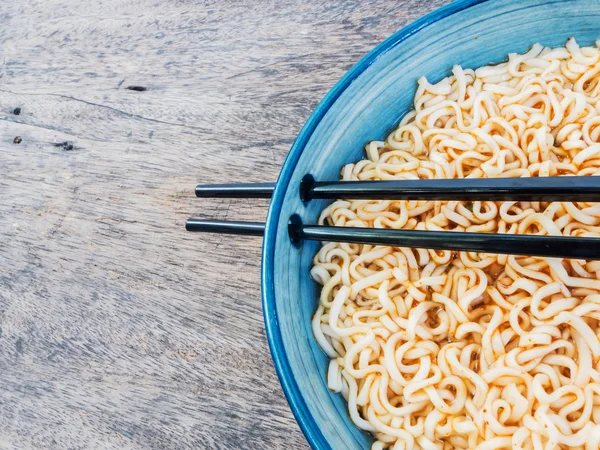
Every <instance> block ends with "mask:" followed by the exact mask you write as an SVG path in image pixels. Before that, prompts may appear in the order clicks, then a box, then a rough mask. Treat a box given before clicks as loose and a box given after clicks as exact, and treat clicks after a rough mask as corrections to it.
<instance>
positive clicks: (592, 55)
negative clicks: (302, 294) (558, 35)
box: [311, 39, 600, 450]
mask: <svg viewBox="0 0 600 450" xmlns="http://www.w3.org/2000/svg"><path fill="white" fill-rule="evenodd" d="M365 154H366V159H364V160H362V161H359V162H357V163H356V164H348V165H346V166H344V167H343V168H342V170H341V179H343V180H388V179H426V178H479V177H531V176H572V175H590V176H593V175H599V174H600V50H599V49H598V48H597V46H596V47H580V46H579V45H578V44H577V42H576V41H575V40H574V39H569V40H568V41H567V43H566V44H565V46H564V47H560V48H554V49H552V48H545V47H543V46H541V45H540V44H535V45H533V46H532V47H531V49H530V50H529V51H528V52H527V53H525V54H522V55H519V54H510V55H509V56H508V60H507V62H505V63H502V64H498V65H495V66H485V67H481V68H478V69H476V70H471V69H463V68H461V67H459V66H455V67H454V68H453V69H452V76H450V77H448V78H445V79H443V80H442V81H440V82H438V83H436V84H431V83H429V82H428V81H427V80H426V79H425V78H421V79H420V80H419V82H418V88H417V92H416V95H415V98H414V110H413V111H411V112H409V113H407V114H406V115H405V116H404V117H403V118H402V120H401V121H400V124H399V125H398V128H397V129H396V130H395V131H393V132H392V133H391V134H390V135H389V136H388V137H387V139H386V140H385V141H384V142H382V141H373V142H370V143H368V144H367V145H366V146H365ZM573 200H574V201H572V202H563V203H551V204H550V203H540V202H497V203H495V202H456V201H453V202H441V201H404V200H402V201H391V200H386V201H383V200H381V201H377V200H374V201H365V200H361V201H352V200H337V201H335V202H334V203H332V204H331V205H329V206H328V207H327V208H325V209H324V210H323V212H322V213H321V215H320V218H319V223H321V224H329V225H337V226H354V227H375V228H395V229H419V230H453V231H471V232H488V233H490V232H491V233H513V234H514V233H519V234H541V235H552V236H561V235H564V236H591V237H600V205H595V204H590V203H582V202H577V201H576V199H573ZM311 276H312V277H313V279H314V280H315V281H316V282H317V283H319V284H321V285H322V286H323V287H322V290H321V295H320V298H319V306H318V308H317V311H316V313H315V315H314V318H313V323H312V327H313V332H314V335H315V339H316V340H317V342H318V343H319V345H320V346H321V347H322V349H323V350H324V351H325V353H326V354H327V356H329V358H330V364H329V367H328V370H327V384H328V386H329V388H330V389H331V390H332V391H333V392H337V393H341V394H342V395H343V396H344V398H345V399H346V400H347V402H348V411H349V415H350V418H351V419H352V421H353V422H354V423H355V424H356V426H357V427H359V428H361V429H363V430H366V431H369V432H371V433H372V434H373V435H374V437H375V442H374V444H373V446H372V449H373V450H385V449H393V450H399V449H406V450H410V449H416V450H452V449H482V450H483V449H512V450H517V449H522V450H538V449H540V450H550V449H585V450H592V449H596V450H597V449H599V448H600V263H599V262H591V261H583V260H567V259H556V258H532V257H517V256H508V255H493V254H477V253H453V252H449V251H445V252H437V251H432V250H424V249H408V248H391V247H374V246H368V245H354V244H337V243H324V245H323V247H322V248H321V249H320V251H319V252H318V253H317V254H316V255H315V257H314V265H313V267H312V269H311Z"/></svg>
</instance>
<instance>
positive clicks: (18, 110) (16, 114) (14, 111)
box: [13, 108, 21, 116]
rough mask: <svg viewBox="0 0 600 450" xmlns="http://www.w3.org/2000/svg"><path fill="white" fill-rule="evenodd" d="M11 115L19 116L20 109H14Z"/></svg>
mask: <svg viewBox="0 0 600 450" xmlns="http://www.w3.org/2000/svg"><path fill="white" fill-rule="evenodd" d="M13 114H14V115H15V116H18V115H19V114H21V108H15V109H14V110H13Z"/></svg>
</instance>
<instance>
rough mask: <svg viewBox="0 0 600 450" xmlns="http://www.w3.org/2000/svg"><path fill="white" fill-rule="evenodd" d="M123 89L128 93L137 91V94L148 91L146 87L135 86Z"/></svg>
mask: <svg viewBox="0 0 600 450" xmlns="http://www.w3.org/2000/svg"><path fill="white" fill-rule="evenodd" d="M125 89H127V90H129V91H138V92H144V91H147V90H148V88H147V87H146V86H136V85H132V86H127V87H126V88H125Z"/></svg>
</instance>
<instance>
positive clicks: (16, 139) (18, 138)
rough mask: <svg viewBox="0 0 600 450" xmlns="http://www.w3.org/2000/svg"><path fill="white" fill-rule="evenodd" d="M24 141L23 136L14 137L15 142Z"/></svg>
mask: <svg viewBox="0 0 600 450" xmlns="http://www.w3.org/2000/svg"><path fill="white" fill-rule="evenodd" d="M21 142H23V138H22V137H21V136H17V137H15V138H14V139H13V144H20V143H21Z"/></svg>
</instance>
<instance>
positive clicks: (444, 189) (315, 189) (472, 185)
mask: <svg viewBox="0 0 600 450" xmlns="http://www.w3.org/2000/svg"><path fill="white" fill-rule="evenodd" d="M274 189H275V183H256V184H253V183H244V184H212V185H202V184H200V185H198V186H196V196H198V197H219V198H270V197H271V195H272V194H273V191H274ZM299 190H300V196H301V198H302V200H304V201H309V200H312V199H330V200H332V199H337V198H345V199H369V200H458V201H460V200H463V201H478V200H479V201H482V200H495V201H536V202H537V201H540V202H557V201H571V202H572V201H575V202H600V177H595V176H573V177H572V176H561V177H530V178H457V179H442V180H437V179H435V180H384V181H315V180H314V179H313V178H312V176H310V175H307V176H306V177H304V180H303V181H302V183H301V186H300V187H299Z"/></svg>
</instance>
